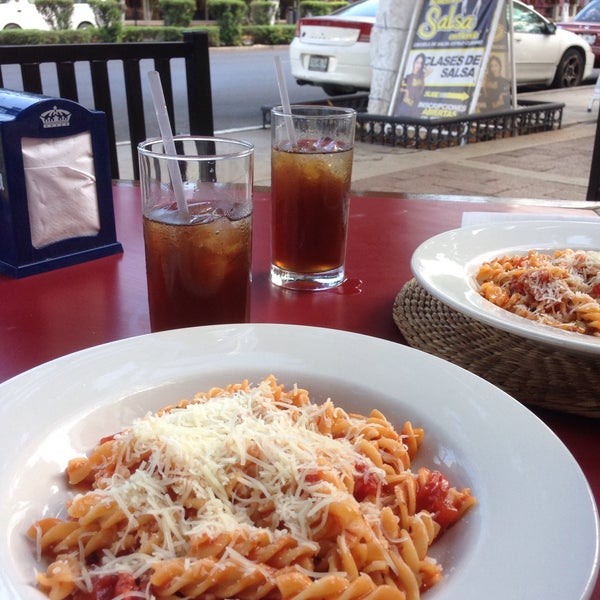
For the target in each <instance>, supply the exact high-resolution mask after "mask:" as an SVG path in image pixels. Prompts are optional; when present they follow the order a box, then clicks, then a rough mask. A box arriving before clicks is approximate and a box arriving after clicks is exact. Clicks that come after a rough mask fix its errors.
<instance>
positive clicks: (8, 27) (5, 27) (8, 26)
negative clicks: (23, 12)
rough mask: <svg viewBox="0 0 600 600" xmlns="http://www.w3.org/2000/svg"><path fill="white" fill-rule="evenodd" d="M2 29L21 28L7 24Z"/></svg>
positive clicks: (14, 24)
mask: <svg viewBox="0 0 600 600" xmlns="http://www.w3.org/2000/svg"><path fill="white" fill-rule="evenodd" d="M4 29H21V27H20V26H19V25H17V24H16V23H7V24H6V25H5V26H4Z"/></svg>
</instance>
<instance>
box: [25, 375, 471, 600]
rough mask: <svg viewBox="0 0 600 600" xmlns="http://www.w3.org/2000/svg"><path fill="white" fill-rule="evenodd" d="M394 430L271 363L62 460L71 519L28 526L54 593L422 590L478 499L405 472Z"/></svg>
mask: <svg viewBox="0 0 600 600" xmlns="http://www.w3.org/2000/svg"><path fill="white" fill-rule="evenodd" d="M423 435H424V432H423V430H422V429H418V428H414V427H413V426H412V425H411V423H410V422H406V423H405V424H404V426H403V427H402V429H401V430H400V431H396V430H395V429H394V428H393V426H392V425H391V423H390V422H389V421H388V420H387V419H386V417H385V416H384V415H383V414H382V413H381V412H379V411H377V410H373V411H372V412H371V413H370V414H369V415H368V416H363V415H359V414H352V413H348V412H346V411H344V410H342V409H341V408H339V407H336V406H335V405H334V404H333V402H332V401H331V400H327V401H325V402H323V403H321V404H317V403H313V402H312V401H311V399H310V398H309V394H308V392H307V391H305V390H302V389H299V388H297V387H293V388H292V389H290V390H287V391H286V390H284V387H283V386H282V385H280V384H278V383H277V381H276V379H275V378H274V377H272V376H270V377H268V378H266V379H265V380H264V381H263V382H261V383H260V384H259V385H257V386H254V387H253V386H251V385H249V383H248V382H247V381H244V382H242V383H241V384H232V385H229V386H228V387H226V388H225V389H220V388H215V389H211V390H210V391H209V392H207V393H202V394H198V395H197V396H195V397H194V399H193V400H191V401H188V400H185V401H182V402H180V403H178V404H176V405H172V406H168V407H166V408H164V409H162V410H161V411H159V412H158V413H156V414H148V415H146V416H145V417H143V418H140V419H138V420H137V421H136V422H135V423H134V424H133V425H132V426H131V427H130V428H128V429H126V430H124V431H122V432H119V433H117V434H115V435H114V436H110V437H108V438H104V439H102V440H101V441H100V443H99V444H98V446H97V447H96V448H94V450H93V451H92V452H91V453H90V455H89V456H87V457H80V458H74V459H73V460H71V462H70V463H69V465H68V467H67V475H68V477H69V482H70V484H71V485H73V486H75V487H76V489H77V490H78V492H77V493H76V494H75V495H74V496H73V497H72V499H71V500H70V501H69V503H68V506H67V516H66V518H65V519H60V518H47V519H42V520H39V521H37V522H36V523H34V524H33V525H32V526H31V528H30V529H29V531H28V535H29V537H30V538H31V539H32V540H34V541H35V543H36V544H37V548H38V552H39V553H40V554H42V555H44V556H45V557H47V558H48V560H49V562H50V564H49V565H48V567H47V568H46V570H45V572H40V573H39V574H38V576H37V583H38V586H39V587H40V588H41V589H42V590H43V591H44V592H45V593H47V595H48V596H49V597H50V598H51V599H52V600H62V599H69V600H90V599H92V598H94V599H95V598H113V599H116V598H118V599H123V600H124V599H127V600H132V599H133V598H145V599H155V600H159V599H161V600H162V599H171V600H174V599H176V598H179V599H181V598H187V599H194V598H197V599H205V600H218V599H227V598H229V599H232V598H235V599H239V600H259V599H266V600H292V599H293V600H328V599H336V600H378V599H380V600H384V599H385V600H407V599H408V600H416V599H418V598H420V594H421V592H423V591H424V590H426V589H428V588H430V587H432V586H434V585H435V584H436V583H438V581H439V580H440V579H441V576H442V569H441V566H440V565H439V564H437V563H436V561H435V560H433V559H432V558H431V557H430V556H429V555H428V551H429V548H430V546H431V544H432V543H433V542H434V541H435V540H436V539H437V538H438V537H439V536H440V534H441V533H442V532H443V531H444V530H445V529H446V528H447V527H449V526H451V525H452V524H454V523H455V522H456V521H457V520H458V519H460V518H461V516H462V515H463V514H464V513H465V512H466V511H467V510H468V509H469V508H470V507H471V506H473V504H474V503H475V498H474V496H473V495H472V494H471V493H470V490H469V489H463V490H457V489H455V488H453V487H451V485H450V483H449V482H448V480H447V479H446V477H445V476H444V475H442V474H441V473H439V472H438V471H432V470H429V469H426V468H420V469H418V470H417V471H416V472H413V471H411V469H410V466H411V461H412V459H413V457H414V455H415V453H416V452H417V450H418V448H419V446H421V444H422V441H423Z"/></svg>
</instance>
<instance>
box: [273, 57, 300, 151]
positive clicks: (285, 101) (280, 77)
mask: <svg viewBox="0 0 600 600" xmlns="http://www.w3.org/2000/svg"><path fill="white" fill-rule="evenodd" d="M275 70H276V71H277V86H278V87H279V96H280V97H281V106H282V107H283V120H284V121H285V127H286V129H287V133H288V139H289V140H290V144H291V145H292V148H294V147H295V146H296V132H295V131H294V121H293V119H292V107H291V105H290V97H289V94H288V91H287V85H286V83H285V76H284V74H283V67H282V66H281V57H280V56H276V57H275Z"/></svg>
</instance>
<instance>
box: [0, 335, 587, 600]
mask: <svg viewBox="0 0 600 600" xmlns="http://www.w3.org/2000/svg"><path fill="white" fill-rule="evenodd" d="M270 373H273V374H274V375H276V376H277V377H278V379H279V380H280V381H281V382H282V383H285V384H286V385H290V384H293V383H294V382H297V383H298V384H299V385H300V386H302V387H305V388H308V390H309V391H310V392H312V394H313V397H315V398H316V399H325V398H326V397H331V398H332V400H333V401H334V402H336V403H339V404H340V405H341V406H343V407H346V408H348V409H352V410H358V411H362V412H365V411H369V410H371V409H372V408H375V407H377V408H379V409H381V410H383V411H384V412H385V413H386V414H387V415H388V416H389V418H390V419H391V420H392V422H394V423H397V424H401V423H403V421H404V420H406V419H410V420H411V421H412V422H413V424H415V425H418V426H423V427H425V429H426V438H425V442H424V447H423V448H422V450H421V452H420V455H419V461H418V464H429V465H432V466H434V467H436V468H439V469H440V470H442V471H444V472H446V473H447V474H448V475H449V476H450V479H451V481H452V482H453V483H454V484H455V485H457V486H469V487H471V488H472V490H473V492H474V493H475V494H476V495H477V498H478V500H479V504H478V506H477V507H476V508H474V509H473V510H472V511H471V512H469V513H468V514H467V516H466V518H464V519H463V520H462V521H461V522H459V523H458V524H457V525H456V526H455V527H454V528H452V529H450V530H449V531H448V532H447V534H445V536H444V537H443V538H442V539H441V540H440V542H439V543H438V544H436V545H435V546H434V548H435V550H434V552H433V554H434V556H436V557H437V558H438V559H439V560H440V561H441V562H442V564H443V565H444V567H445V579H444V581H443V582H442V583H441V584H440V585H439V586H436V587H435V588H433V589H432V590H431V591H429V592H427V595H426V597H427V598H429V599H430V600H458V599H463V598H480V599H483V598H485V600H501V599H502V600H504V599H505V598H507V597H510V598H511V600H519V599H527V600H532V599H538V598H544V600H565V599H566V598H568V599H569V600H578V599H585V598H588V597H589V595H590V593H591V590H592V588H593V583H594V580H595V577H596V575H597V556H598V516H597V512H596V508H595V504H594V500H593V496H592V494H591V491H590V488H589V486H588V484H587V481H586V479H585V477H584V475H583V473H582V471H581V469H580V468H579V466H578V465H577V463H576V461H575V460H574V458H573V457H572V455H571V454H570V453H569V452H568V450H567V449H566V448H565V447H564V446H563V444H562V443H561V442H560V441H559V440H558V439H557V438H556V436H555V435H554V434H553V433H552V432H551V431H550V430H549V429H548V428H547V427H546V426H545V425H544V424H543V423H542V422H541V421H540V420H539V419H537V417H535V416H534V415H533V414H532V413H531V412H530V411H528V410H527V409H526V408H524V407H523V406H522V405H521V404H519V403H518V402H516V401H515V400H513V399H512V398H511V397H510V396H508V395H506V394H505V393H504V392H502V391H500V390H498V389H497V388H495V387H493V386H492V385H490V384H489V383H487V382H485V381H484V380H482V379H480V378H478V377H476V376H474V375H472V374H470V373H468V372H467V371H464V370H463V369H460V368H458V367H456V366H454V365H452V364H450V363H448V362H445V361H442V360H440V359H437V358H434V357H432V356H428V355H426V354H424V353H421V352H419V351H417V350H413V349H410V348H406V347H404V346H401V345H399V344H395V343H393V342H388V341H385V340H381V339H377V338H371V337H367V336H363V335H358V334H353V333H348V332H343V331H334V330H329V329H319V328H312V327H302V326H294V325H268V324H261V325H254V324H249V325H231V326H225V325H224V326H216V327H204V328H195V329H187V330H178V331H170V332H164V333H160V334H152V335H147V336H142V337H137V338H130V339H126V340H122V341H119V342H115V343H111V344H107V345H103V346H99V347H96V348H91V349H89V350H84V351H81V352H78V353H76V354H72V355H69V356H66V357H63V358H60V359H57V360H55V361H53V362H50V363H47V364H45V365H42V366H40V367H38V368H36V369H33V370H32V371H29V372H27V373H24V374H22V375H19V376H17V377H15V378H13V379H11V380H9V381H7V382H5V383H3V384H1V385H0V446H1V447H2V448H3V449H4V450H3V455H4V457H5V459H4V460H3V461H2V463H1V465H0V490H2V492H1V494H2V495H1V504H0V565H1V567H0V598H2V599H4V598H6V599H11V600H12V599H21V600H36V599H37V600H40V599H42V598H44V596H42V594H41V593H40V592H38V591H36V590H35V589H34V588H33V587H32V581H33V578H34V565H35V558H34V556H33V553H32V548H31V547H30V545H29V544H28V543H27V542H26V540H25V539H24V532H25V530H26V529H27V527H28V525H29V524H30V523H31V522H32V521H34V520H35V519H37V518H39V517H40V516H41V515H42V514H52V513H55V512H56V511H58V510H59V509H60V507H61V506H62V503H63V501H64V499H65V497H66V491H65V485H64V480H63V476H62V470H63V469H64V467H65V465H66V462H67V460H68V459H69V458H70V457H72V456H73V455H77V454H80V453H83V452H86V451H87V450H89V449H90V448H91V447H92V446H93V445H94V444H95V443H96V442H97V441H98V439H99V438H100V437H102V436H104V435H108V434H111V433H114V432H115V431H117V430H119V429H120V428H121V427H122V426H123V425H126V424H129V423H131V421H132V420H133V419H134V418H135V417H137V416H140V415H143V414H145V413H146V412H147V411H148V410H154V409H156V408H158V407H160V406H163V405H165V404H169V403H171V402H173V401H175V400H179V399H181V398H186V397H190V396H191V395H192V394H193V393H195V392H197V391H200V390H205V389H207V388H208V387H209V386H212V385H221V386H222V385H224V384H227V383H231V382H235V381H240V380H241V379H243V378H249V379H250V380H251V381H252V382H258V381H259V380H260V379H262V378H263V377H264V376H266V375H268V374H270ZM565 490H567V492H565ZM565 493H566V494H567V497H566V498H565Z"/></svg>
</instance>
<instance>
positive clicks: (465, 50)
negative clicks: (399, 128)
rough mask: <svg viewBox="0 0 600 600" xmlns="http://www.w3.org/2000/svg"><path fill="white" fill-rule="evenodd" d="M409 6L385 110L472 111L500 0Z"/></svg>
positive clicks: (438, 114) (432, 0) (423, 113)
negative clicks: (410, 18)
mask: <svg viewBox="0 0 600 600" xmlns="http://www.w3.org/2000/svg"><path fill="white" fill-rule="evenodd" d="M415 10H417V11H419V12H418V16H417V18H416V20H415V22H414V26H413V28H412V30H413V31H412V36H409V39H408V41H407V52H405V56H404V59H403V61H402V62H403V64H402V66H401V73H402V76H399V77H398V80H397V83H396V90H395V94H394V100H393V102H392V106H391V107H390V108H391V110H390V112H391V114H394V115H396V116H409V117H415V118H421V117H427V118H451V117H460V116H461V115H463V114H467V113H469V112H474V109H475V104H476V101H477V98H476V96H477V93H478V91H479V89H480V87H481V80H482V74H483V73H484V72H485V68H486V65H487V60H488V57H489V53H490V49H491V45H492V43H493V41H494V36H495V33H496V29H497V25H498V22H499V19H500V14H501V13H503V12H504V0H485V1H482V0H422V2H421V5H420V7H419V5H418V4H417V6H416V7H415ZM504 33H506V29H504ZM505 69H506V65H504V66H503V68H502V73H504V72H505ZM399 75H400V74H399Z"/></svg>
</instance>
